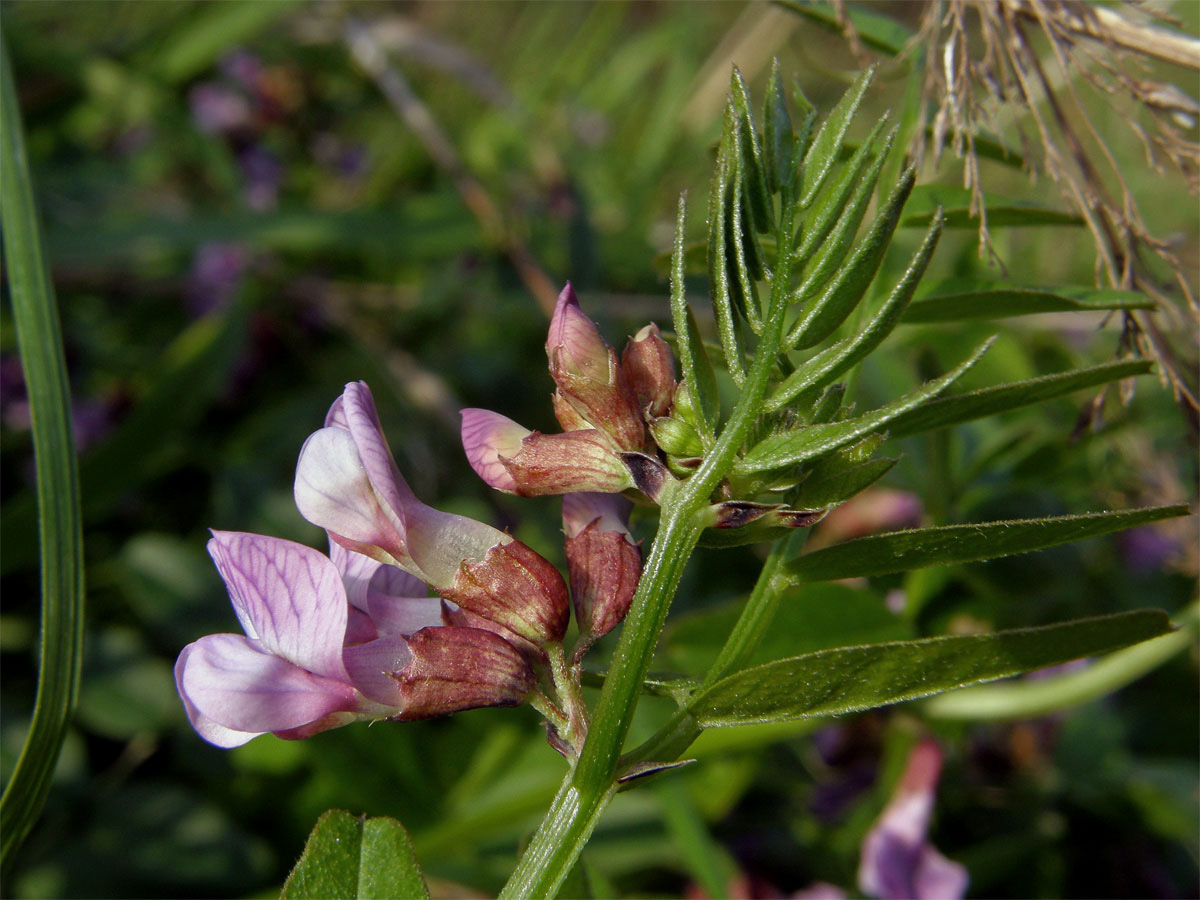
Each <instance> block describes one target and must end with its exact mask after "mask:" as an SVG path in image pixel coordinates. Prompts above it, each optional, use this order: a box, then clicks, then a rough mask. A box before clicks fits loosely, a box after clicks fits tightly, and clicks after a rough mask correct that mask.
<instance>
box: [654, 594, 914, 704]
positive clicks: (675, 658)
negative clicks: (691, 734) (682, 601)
mask: <svg viewBox="0 0 1200 900" xmlns="http://www.w3.org/2000/svg"><path fill="white" fill-rule="evenodd" d="M743 605H744V604H743V602H736V603H727V604H723V605H721V606H718V607H716V608H715V609H705V610H700V611H697V612H690V613H685V614H684V615H681V616H677V617H675V618H673V619H672V620H671V622H670V624H669V626H668V630H667V632H666V634H665V636H664V639H663V646H662V650H661V652H662V654H663V658H664V661H665V662H666V663H667V664H668V665H670V666H671V667H672V668H676V669H679V670H680V671H683V672H691V673H696V674H703V673H705V672H707V671H708V669H709V668H710V667H711V666H712V664H713V662H714V661H715V660H716V659H717V656H718V654H719V653H720V651H721V647H722V645H723V644H724V643H725V641H726V639H727V638H728V637H729V635H730V633H731V632H732V630H733V627H734V625H735V623H736V622H737V620H738V616H739V614H740V612H741V610H742V607H743ZM911 636H912V630H911V626H909V625H908V624H907V623H906V622H905V621H904V620H902V619H900V618H898V617H897V616H895V615H894V614H893V613H891V612H889V611H888V608H887V606H885V605H884V602H883V597H882V596H881V595H880V594H879V593H877V592H875V591H873V590H865V589H862V588H854V587H849V586H848V585H844V584H807V585H803V586H798V587H792V588H788V589H786V590H784V591H783V592H782V594H781V596H780V598H779V602H778V604H777V605H776V609H775V612H774V615H773V617H772V619H771V625H770V628H768V629H767V630H766V631H765V632H764V633H763V635H762V638H761V640H760V641H759V643H758V646H757V647H755V648H754V651H753V653H752V655H750V656H749V657H748V658H747V659H746V661H745V665H756V664H758V663H764V662H769V661H771V660H776V659H782V658H784V657H792V656H796V655H798V654H801V653H809V652H813V651H816V650H825V649H828V648H829V647H836V646H839V645H842V644H847V643H853V644H859V643H862V644H866V643H874V642H876V641H890V640H900V639H903V638H907V637H911ZM655 684H656V685H657V682H655ZM687 684H688V682H686V681H680V680H678V679H677V680H676V682H675V687H676V689H679V688H681V687H684V686H686V685H687Z"/></svg>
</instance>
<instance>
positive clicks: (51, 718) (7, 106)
mask: <svg viewBox="0 0 1200 900" xmlns="http://www.w3.org/2000/svg"><path fill="white" fill-rule="evenodd" d="M0 222H2V223H3V228H4V256H5V263H6V268H7V272H8V286H9V294H10V296H11V297H12V307H13V321H14V324H15V328H16V333H17V347H18V349H19V351H20V354H21V365H22V367H23V369H24V373H25V386H26V390H27V391H28V395H29V406H30V415H31V419H32V429H33V449H34V457H35V460H36V464H37V494H38V509H39V516H38V531H39V539H40V541H41V548H42V549H41V552H42V623H41V634H42V639H41V653H40V655H39V660H40V671H39V673H38V691H37V700H36V701H35V704H34V709H33V719H32V721H31V722H30V725H29V733H28V735H27V736H26V739H25V746H24V747H23V748H22V750H21V756H20V758H19V759H18V760H17V764H16V767H15V768H14V770H13V774H12V777H11V778H10V779H9V782H8V785H7V786H6V788H5V790H4V796H3V799H0V834H2V835H3V838H2V841H3V844H2V847H3V851H2V857H0V860H2V862H0V866H2V869H3V873H4V875H5V880H6V881H7V880H8V875H9V874H10V873H11V869H12V866H13V863H14V862H15V859H16V852H17V849H18V848H19V847H20V845H21V842H22V841H23V840H24V838H25V836H26V834H28V833H29V830H30V828H32V826H33V823H34V821H35V820H36V819H37V817H38V814H39V813H40V812H41V809H42V804H43V803H44V802H45V799H46V794H47V792H48V791H49V789H50V778H51V775H52V774H53V772H54V765H55V763H56V762H57V760H58V753H59V750H60V748H61V747H62V741H63V737H64V735H65V733H66V729H67V721H68V719H69V717H70V714H71V710H72V709H73V708H74V706H75V700H76V697H77V696H78V693H79V668H80V661H81V658H82V652H83V533H82V530H81V527H80V520H79V476H78V469H77V466H76V462H75V445H74V442H73V440H72V437H71V418H70V393H69V390H68V387H67V369H66V362H65V360H64V359H63V350H62V338H61V335H60V331H59V325H58V310H57V307H56V306H55V302H54V290H53V288H52V287H51V284H50V274H49V271H48V269H47V267H46V262H45V259H44V258H43V256H42V244H41V234H40V231H39V227H38V217H37V209H36V207H35V205H34V199H33V185H32V182H31V179H30V176H29V166H28V162H27V160H26V158H25V145H24V137H23V134H22V130H21V119H20V111H19V109H18V107H17V96H16V88H15V86H14V84H13V77H12V71H11V69H10V67H9V59H8V51H7V48H6V47H5V45H4V42H3V38H2V37H0Z"/></svg>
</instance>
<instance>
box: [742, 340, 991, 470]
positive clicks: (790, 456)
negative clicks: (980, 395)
mask: <svg viewBox="0 0 1200 900" xmlns="http://www.w3.org/2000/svg"><path fill="white" fill-rule="evenodd" d="M991 343H992V342H991V341H990V340H989V341H987V342H985V343H984V344H983V345H981V346H980V347H979V348H978V349H977V350H976V351H975V352H974V353H972V354H971V356H969V357H968V358H967V359H966V360H964V361H963V362H961V363H959V364H958V365H957V366H955V367H954V368H953V369H951V370H950V371H949V372H947V373H946V374H945V375H943V376H942V377H941V378H935V379H934V380H933V381H930V382H928V383H926V384H924V385H922V386H921V387H920V388H918V389H917V390H915V391H912V392H911V393H908V394H905V395H904V396H903V397H901V398H900V399H898V400H894V401H892V402H891V403H889V404H887V405H886V406H881V407H879V408H878V409H874V410H872V411H871V412H869V413H866V414H865V415H861V416H858V417H857V418H853V419H846V420H844V421H841V422H830V423H828V424H825V425H809V426H806V427H801V428H796V429H793V430H791V431H784V432H782V433H780V434H774V435H771V436H770V437H767V438H765V439H764V440H762V441H759V442H758V444H756V445H755V446H754V447H752V448H751V449H750V451H749V452H748V453H747V454H746V455H745V457H743V458H742V459H741V460H739V461H738V462H737V464H736V465H735V467H734V471H735V472H736V473H738V474H743V475H744V474H752V473H756V472H769V471H771V470H774V469H784V468H788V467H790V466H794V465H796V464H797V463H801V462H806V461H807V460H810V459H817V458H818V457H821V456H824V455H825V454H826V453H830V452H832V451H834V450H837V449H838V448H839V447H844V446H845V445H846V444H849V443H851V442H852V441H856V440H858V439H859V438H861V437H865V436H866V435H868V434H871V433H872V432H874V431H878V430H880V429H881V428H882V427H883V426H884V425H886V424H887V423H888V422H890V421H891V420H892V419H894V418H896V417H897V416H899V415H901V414H902V413H906V412H908V411H909V410H911V409H915V408H917V407H918V406H920V405H921V404H922V403H925V402H927V401H929V400H931V399H932V398H934V397H936V396H937V395H938V394H940V393H941V392H942V391H944V390H945V389H946V388H948V387H949V386H950V385H951V384H953V383H954V382H955V381H957V380H958V378H959V377H961V376H962V374H963V373H964V372H966V371H967V369H969V368H971V366H973V365H974V364H975V363H976V362H977V361H978V360H979V357H980V356H982V355H983V354H984V352H985V351H986V350H987V348H988V347H989V346H991Z"/></svg>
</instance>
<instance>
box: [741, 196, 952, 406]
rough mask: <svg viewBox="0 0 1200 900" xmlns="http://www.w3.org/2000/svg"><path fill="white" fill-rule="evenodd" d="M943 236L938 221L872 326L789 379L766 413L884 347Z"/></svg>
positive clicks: (832, 377) (786, 403) (789, 401)
mask: <svg viewBox="0 0 1200 900" xmlns="http://www.w3.org/2000/svg"><path fill="white" fill-rule="evenodd" d="M941 233H942V221H941V219H939V218H935V219H934V220H933V224H932V225H931V226H930V227H929V232H928V233H927V234H926V235H925V240H924V241H923V242H922V244H921V246H920V247H919V248H917V252H916V253H915V254H914V255H913V258H912V261H911V262H910V263H909V264H908V268H907V269H906V270H905V272H904V276H903V277H902V278H901V279H900V282H899V283H898V284H897V285H896V287H895V288H893V289H892V293H891V296H890V297H888V299H887V301H886V302H885V303H884V304H883V306H881V307H880V308H879V312H877V313H876V314H875V318H873V319H872V320H871V322H870V324H869V325H867V327H866V328H864V329H863V330H862V331H861V332H859V334H857V335H856V336H854V337H849V338H846V339H845V340H843V341H839V342H838V343H836V344H834V345H833V346H832V347H829V348H828V349H826V350H823V351H821V352H820V353H818V354H817V355H816V356H814V357H813V358H812V359H810V360H808V362H806V363H804V364H803V365H802V366H801V367H800V368H799V369H797V370H796V371H795V372H793V373H792V374H791V375H789V376H788V377H787V378H786V379H785V380H784V382H783V383H782V384H780V385H779V387H778V388H776V389H775V393H774V394H772V395H771V396H770V397H769V398H768V399H767V401H766V404H765V406H766V408H767V409H769V410H770V409H781V408H782V407H784V406H787V405H788V404H789V403H791V402H792V400H794V399H795V398H796V397H798V396H800V395H801V394H803V393H810V392H812V391H815V390H817V389H818V388H821V387H824V386H825V385H827V384H829V383H830V382H832V381H833V380H834V379H836V378H837V377H838V376H840V375H841V374H842V373H843V372H845V371H847V370H848V369H850V368H851V367H852V366H854V364H855V363H857V362H858V361H859V360H861V359H864V358H865V357H866V356H868V355H869V354H870V353H871V351H872V350H874V349H875V348H876V347H878V346H879V345H880V344H881V343H883V339H884V338H886V337H887V336H888V335H889V334H891V333H892V330H893V329H894V328H895V327H896V325H897V324H899V322H900V318H901V316H903V314H904V310H905V308H906V307H907V306H908V302H909V300H910V299H911V298H912V295H913V292H914V291H915V290H916V289H917V285H918V284H919V283H920V281H921V276H923V275H924V274H925V267H926V266H927V265H928V264H929V259H930V257H931V256H933V251H934V248H935V247H937V242H938V238H939V237H940V236H941Z"/></svg>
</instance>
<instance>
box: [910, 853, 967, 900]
mask: <svg viewBox="0 0 1200 900" xmlns="http://www.w3.org/2000/svg"><path fill="white" fill-rule="evenodd" d="M969 881H970V876H969V875H968V874H967V868H966V866H964V865H962V864H960V863H956V862H954V861H952V860H949V859H946V857H944V856H942V854H940V853H939V852H938V851H937V850H936V849H935V848H934V847H933V846H932V845H930V844H926V845H925V846H924V848H923V849H922V851H921V856H920V858H919V859H918V860H917V871H916V873H915V874H914V875H913V887H914V888H915V889H916V890H915V895H916V896H917V897H918V898H920V900H957V898H959V897H962V896H963V895H964V894H965V893H966V892H967V883H968V882H969Z"/></svg>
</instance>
